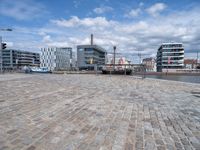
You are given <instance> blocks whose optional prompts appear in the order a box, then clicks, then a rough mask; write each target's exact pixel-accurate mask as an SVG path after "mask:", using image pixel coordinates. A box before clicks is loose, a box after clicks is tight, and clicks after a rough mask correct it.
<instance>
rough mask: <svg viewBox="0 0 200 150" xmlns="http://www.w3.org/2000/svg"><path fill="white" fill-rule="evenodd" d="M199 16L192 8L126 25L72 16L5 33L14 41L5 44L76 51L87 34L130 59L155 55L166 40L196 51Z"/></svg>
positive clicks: (199, 47)
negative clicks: (139, 52) (139, 55)
mask: <svg viewBox="0 0 200 150" xmlns="http://www.w3.org/2000/svg"><path fill="white" fill-rule="evenodd" d="M199 14H200V10H199V9H192V10H190V11H181V12H173V14H169V15H159V16H157V17H156V18H151V17H149V18H146V19H143V20H140V21H135V20H134V21H130V22H121V21H116V20H108V19H107V18H105V17H94V18H92V17H90V18H79V17H77V16H73V17H71V18H70V19H58V20H52V21H50V23H48V24H47V25H46V26H43V27H42V28H39V29H33V28H27V29H21V31H23V33H22V34H20V32H18V33H17V34H16V35H15V34H13V33H15V32H16V31H14V32H11V33H7V34H12V36H9V37H12V38H13V39H14V40H11V39H8V41H14V44H13V47H17V48H22V49H23V48H24V47H32V48H34V49H37V48H38V47H45V46H51V45H53V46H71V47H73V48H74V51H76V45H79V44H90V34H91V33H93V34H94V43H95V44H98V45H101V46H102V47H104V48H106V49H107V50H108V52H111V51H112V50H113V45H117V51H118V52H120V53H129V55H130V56H131V57H132V54H133V56H136V55H137V53H138V51H141V53H143V54H147V55H145V56H148V55H149V56H155V54H156V52H157V49H158V47H159V45H160V44H161V43H163V42H170V41H174V42H183V44H184V46H185V51H186V52H190V51H191V50H200V27H199V24H200V18H199ZM33 33H35V34H33ZM19 34H20V37H19ZM36 36H37V37H36ZM3 37H4V36H3ZM38 37H39V38H38ZM5 39H6V37H5ZM20 43H22V44H21V45H20ZM23 43H25V45H23ZM25 50H26V49H25ZM38 50H39V48H38ZM130 53H131V54H130Z"/></svg>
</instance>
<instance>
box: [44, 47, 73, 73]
mask: <svg viewBox="0 0 200 150" xmlns="http://www.w3.org/2000/svg"><path fill="white" fill-rule="evenodd" d="M41 51H42V55H41V67H47V68H48V69H49V70H51V71H54V70H67V69H70V59H71V53H72V48H71V47H63V48H57V47H53V48H42V49H41Z"/></svg>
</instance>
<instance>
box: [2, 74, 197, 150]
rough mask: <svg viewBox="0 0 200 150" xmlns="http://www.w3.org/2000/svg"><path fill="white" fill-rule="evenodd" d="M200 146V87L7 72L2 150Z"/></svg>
mask: <svg viewBox="0 0 200 150" xmlns="http://www.w3.org/2000/svg"><path fill="white" fill-rule="evenodd" d="M143 149H144V150H175V149H177V150H194V149H196V150H200V85H197V84H189V83H181V82H174V81H161V80H155V79H144V80H142V79H139V78H135V77H132V76H110V75H53V74H43V75H40V74H27V75H26V74H10V75H6V74H5V75H0V150H143Z"/></svg>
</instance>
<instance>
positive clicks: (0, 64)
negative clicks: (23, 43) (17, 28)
mask: <svg viewBox="0 0 200 150" xmlns="http://www.w3.org/2000/svg"><path fill="white" fill-rule="evenodd" d="M0 31H12V29H9V28H7V29H0ZM0 44H1V45H0V71H1V73H2V72H3V55H2V50H3V47H2V46H3V43H2V36H0Z"/></svg>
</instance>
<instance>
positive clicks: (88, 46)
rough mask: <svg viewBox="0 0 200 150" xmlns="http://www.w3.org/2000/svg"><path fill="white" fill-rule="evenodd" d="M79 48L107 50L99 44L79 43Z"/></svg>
mask: <svg viewBox="0 0 200 150" xmlns="http://www.w3.org/2000/svg"><path fill="white" fill-rule="evenodd" d="M77 48H95V49H97V50H100V51H102V52H106V50H105V49H104V48H102V47H101V46H98V45H78V46H77Z"/></svg>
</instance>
